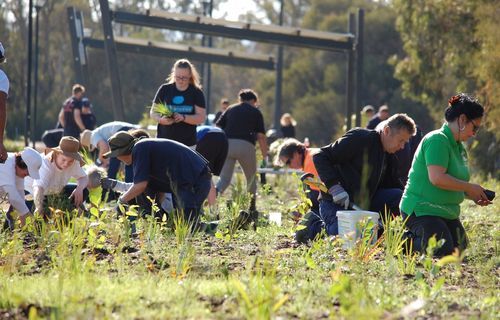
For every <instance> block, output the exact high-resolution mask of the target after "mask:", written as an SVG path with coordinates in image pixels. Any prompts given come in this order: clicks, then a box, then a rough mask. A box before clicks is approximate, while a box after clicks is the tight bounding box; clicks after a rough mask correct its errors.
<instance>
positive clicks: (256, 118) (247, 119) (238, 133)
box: [217, 102, 265, 144]
mask: <svg viewBox="0 0 500 320" xmlns="http://www.w3.org/2000/svg"><path fill="white" fill-rule="evenodd" d="M217 126H218V127H220V128H222V129H223V130H224V132H225V133H226V136H227V138H228V139H241V140H246V141H248V142H250V143H252V144H255V141H256V140H257V133H263V134H265V129H264V117H263V116H262V113H261V112H260V110H259V109H257V108H255V107H254V106H252V105H250V104H248V103H245V102H243V103H241V104H237V105H233V106H230V107H229V108H228V109H227V110H226V112H224V113H223V114H222V116H221V117H220V119H219V121H217Z"/></svg>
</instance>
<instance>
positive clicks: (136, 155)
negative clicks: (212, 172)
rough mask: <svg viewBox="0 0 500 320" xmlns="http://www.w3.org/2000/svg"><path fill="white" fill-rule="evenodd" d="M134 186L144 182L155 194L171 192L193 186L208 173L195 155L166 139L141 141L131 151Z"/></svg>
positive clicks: (200, 158) (205, 166)
mask: <svg viewBox="0 0 500 320" xmlns="http://www.w3.org/2000/svg"><path fill="white" fill-rule="evenodd" d="M132 166H133V169H134V183H139V182H143V181H148V187H150V188H152V189H153V190H155V191H161V192H173V191H175V189H176V188H178V189H186V188H190V187H191V186H193V185H194V184H195V182H196V181H198V179H199V178H200V176H201V175H202V174H204V173H205V172H207V170H209V168H208V162H207V160H205V159H204V158H203V157H202V156H201V155H199V154H198V153H197V152H196V151H193V150H191V149H190V148H188V147H187V146H185V145H183V144H181V143H179V142H176V141H173V140H168V139H142V140H140V141H138V142H137V143H136V144H135V146H134V148H133V149H132Z"/></svg>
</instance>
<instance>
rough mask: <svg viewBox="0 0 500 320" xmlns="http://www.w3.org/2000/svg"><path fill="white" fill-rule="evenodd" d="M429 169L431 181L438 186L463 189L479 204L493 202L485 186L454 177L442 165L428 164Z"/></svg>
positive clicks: (457, 189)
mask: <svg viewBox="0 0 500 320" xmlns="http://www.w3.org/2000/svg"><path fill="white" fill-rule="evenodd" d="M427 171H428V175H429V180H430V182H431V183H432V184H433V185H435V186H436V187H438V188H441V189H445V190H451V191H463V192H465V193H466V195H467V196H468V197H469V198H470V199H471V200H473V201H474V202H475V203H477V204H479V205H488V204H490V203H491V202H490V201H489V200H488V198H487V197H486V194H484V189H483V187H481V186H480V185H478V184H475V183H469V182H466V181H463V180H459V179H457V178H455V177H452V176H450V175H449V174H447V173H446V168H444V167H441V166H437V165H430V166H427Z"/></svg>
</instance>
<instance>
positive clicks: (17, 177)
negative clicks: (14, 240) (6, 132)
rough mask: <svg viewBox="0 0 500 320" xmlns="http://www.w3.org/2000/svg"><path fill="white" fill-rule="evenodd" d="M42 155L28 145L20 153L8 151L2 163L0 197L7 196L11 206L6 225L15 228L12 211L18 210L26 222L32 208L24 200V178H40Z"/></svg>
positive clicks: (0, 169)
mask: <svg viewBox="0 0 500 320" xmlns="http://www.w3.org/2000/svg"><path fill="white" fill-rule="evenodd" d="M41 166H42V157H41V156H40V154H39V153H38V152H37V151H36V150H35V149H32V148H29V147H26V148H24V150H23V151H21V152H18V153H8V155H7V159H6V160H5V162H4V163H0V177H1V179H0V198H4V197H6V198H7V200H8V202H9V205H10V208H9V211H8V213H7V219H6V221H5V225H4V227H7V228H10V229H13V228H14V220H13V218H12V215H11V213H12V211H13V210H15V211H17V213H18V215H19V220H20V221H21V225H24V223H25V222H26V217H28V215H29V213H30V210H29V208H28V206H27V205H26V203H25V200H24V178H26V177H27V176H30V177H32V178H34V179H37V178H39V173H38V171H39V170H40V167H41Z"/></svg>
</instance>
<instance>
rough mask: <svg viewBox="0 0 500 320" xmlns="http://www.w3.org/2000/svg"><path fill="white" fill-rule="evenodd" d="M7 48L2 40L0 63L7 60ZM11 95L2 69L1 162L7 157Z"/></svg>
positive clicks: (0, 108)
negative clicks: (5, 141)
mask: <svg viewBox="0 0 500 320" xmlns="http://www.w3.org/2000/svg"><path fill="white" fill-rule="evenodd" d="M6 61H7V59H6V58H5V49H4V47H3V46H2V43H1V42H0V64H2V63H4V62H6ZM8 95H9V78H8V77H7V75H6V74H5V72H4V71H3V70H2V69H0V163H3V162H4V161H5V160H6V159H7V150H6V149H5V146H4V144H3V134H4V131H5V123H6V122H7V96H8Z"/></svg>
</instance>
